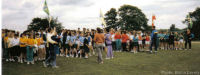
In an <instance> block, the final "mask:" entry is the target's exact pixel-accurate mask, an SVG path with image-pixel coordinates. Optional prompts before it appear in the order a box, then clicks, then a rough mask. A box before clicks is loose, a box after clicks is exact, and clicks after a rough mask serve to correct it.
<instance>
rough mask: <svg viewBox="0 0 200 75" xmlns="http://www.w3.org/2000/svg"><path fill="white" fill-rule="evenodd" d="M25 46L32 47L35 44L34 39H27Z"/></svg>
mask: <svg viewBox="0 0 200 75" xmlns="http://www.w3.org/2000/svg"><path fill="white" fill-rule="evenodd" d="M27 44H28V45H34V44H35V39H31V38H28V39H27Z"/></svg>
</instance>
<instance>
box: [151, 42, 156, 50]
mask: <svg viewBox="0 0 200 75" xmlns="http://www.w3.org/2000/svg"><path fill="white" fill-rule="evenodd" d="M153 46H154V48H155V51H157V44H156V41H154V40H152V41H151V44H150V51H152V47H153Z"/></svg>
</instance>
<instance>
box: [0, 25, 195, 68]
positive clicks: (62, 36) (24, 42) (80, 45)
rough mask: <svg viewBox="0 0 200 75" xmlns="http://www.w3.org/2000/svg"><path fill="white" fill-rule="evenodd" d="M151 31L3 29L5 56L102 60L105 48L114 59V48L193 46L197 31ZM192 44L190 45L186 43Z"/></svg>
mask: <svg viewBox="0 0 200 75" xmlns="http://www.w3.org/2000/svg"><path fill="white" fill-rule="evenodd" d="M152 28H153V30H152V32H145V31H135V30H133V31H125V30H117V29H116V30H115V29H100V28H97V29H96V30H94V29H91V30H89V29H85V28H84V29H83V31H80V28H79V29H78V30H68V29H63V30H62V31H61V32H59V33H57V32H56V29H55V28H49V29H46V30H38V31H29V32H23V33H19V32H17V31H13V30H7V29H3V30H2V49H3V59H4V60H5V61H6V62H8V61H10V62H15V61H18V62H19V63H24V62H26V63H27V64H34V63H35V62H36V61H43V64H44V67H47V66H48V65H51V66H52V67H53V68H58V66H57V65H56V56H61V57H67V58H69V57H71V58H85V59H88V58H89V57H90V56H97V61H98V63H100V64H103V58H102V51H105V52H106V58H105V59H113V58H114V54H113V52H133V53H134V54H135V53H138V52H149V53H153V51H152V48H153V47H154V48H155V51H154V53H157V49H159V50H191V40H192V38H194V35H192V34H191V32H190V30H189V29H187V31H185V32H183V33H178V32H168V31H159V32H158V31H157V30H155V26H153V27H152ZM187 45H189V49H188V47H187Z"/></svg>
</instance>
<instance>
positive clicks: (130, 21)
mask: <svg viewBox="0 0 200 75" xmlns="http://www.w3.org/2000/svg"><path fill="white" fill-rule="evenodd" d="M118 13H119V17H120V18H119V21H118V23H117V24H118V26H119V27H120V28H121V29H122V30H145V29H146V28H148V26H147V21H148V19H147V18H146V16H145V14H144V13H143V12H142V11H141V9H139V8H137V7H136V6H131V5H123V6H121V7H120V8H119V11H118Z"/></svg>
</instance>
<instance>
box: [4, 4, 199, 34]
mask: <svg viewBox="0 0 200 75" xmlns="http://www.w3.org/2000/svg"><path fill="white" fill-rule="evenodd" d="M47 3H48V7H49V11H50V14H51V15H52V16H54V17H58V20H59V21H60V22H61V23H62V24H63V26H64V27H65V28H67V29H77V28H78V27H80V28H83V27H86V28H96V27H99V26H101V25H100V24H101V22H100V19H99V11H100V9H101V10H102V12H103V13H106V12H107V11H108V10H109V9H110V8H117V9H118V8H119V7H120V6H122V5H124V4H129V5H133V6H137V7H138V8H140V9H141V10H142V12H144V14H145V15H146V17H147V18H148V19H149V22H148V24H151V17H152V14H155V15H156V18H157V20H156V21H155V25H156V26H157V28H158V29H166V28H169V27H170V25H171V24H176V27H178V28H184V27H186V25H184V24H183V23H182V21H183V20H184V19H185V16H186V15H187V14H188V12H191V11H194V10H195V9H196V7H200V0H47ZM43 4H44V0H3V1H2V5H3V6H2V23H3V26H2V28H7V29H15V30H18V31H20V32H21V31H24V30H26V29H27V25H28V24H29V23H30V22H31V20H32V18H34V17H47V15H46V13H44V11H43Z"/></svg>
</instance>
